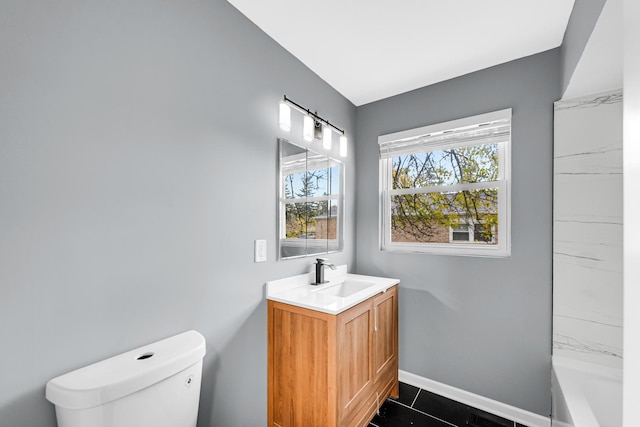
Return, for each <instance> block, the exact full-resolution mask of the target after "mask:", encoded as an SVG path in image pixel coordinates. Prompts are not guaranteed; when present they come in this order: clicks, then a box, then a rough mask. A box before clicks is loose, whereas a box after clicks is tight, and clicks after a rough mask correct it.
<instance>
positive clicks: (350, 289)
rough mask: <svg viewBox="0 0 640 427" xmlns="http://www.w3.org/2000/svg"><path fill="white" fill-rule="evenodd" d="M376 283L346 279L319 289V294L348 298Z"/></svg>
mask: <svg viewBox="0 0 640 427" xmlns="http://www.w3.org/2000/svg"><path fill="white" fill-rule="evenodd" d="M373 285H374V283H367V282H356V281H351V280H350V281H346V282H342V283H339V284H337V285H333V286H329V287H328V288H324V289H320V290H318V293H319V294H323V295H331V296H334V297H340V298H347V297H350V296H351V295H353V294H356V293H358V292H360V291H364V290H365V289H367V288H370V287H371V286H373Z"/></svg>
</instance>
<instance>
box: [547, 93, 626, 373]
mask: <svg viewBox="0 0 640 427" xmlns="http://www.w3.org/2000/svg"><path fill="white" fill-rule="evenodd" d="M553 201H554V207H553V218H554V222H553V227H554V231H553V287H554V290H553V299H554V300H553V340H554V342H553V351H554V354H557V355H563V356H566V357H573V358H576V359H580V360H586V361H591V362H595V363H600V364H604V365H607V366H614V367H621V366H622V92H621V91H616V92H611V93H606V94H599V95H594V96H590V97H585V98H580V99H576V100H572V101H560V102H557V103H556V104H555V129H554V198H553Z"/></svg>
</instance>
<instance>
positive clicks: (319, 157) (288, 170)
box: [278, 139, 344, 259]
mask: <svg viewBox="0 0 640 427" xmlns="http://www.w3.org/2000/svg"><path fill="white" fill-rule="evenodd" d="M278 142H279V144H278V145H279V149H280V156H279V177H278V194H279V203H278V211H279V213H278V241H279V244H278V249H279V250H278V254H279V258H280V259H288V258H298V257H305V256H311V255H318V254H326V253H331V252H338V251H341V250H342V249H343V245H344V220H343V217H344V215H343V212H344V165H343V164H342V162H340V161H339V160H337V159H334V158H332V157H329V156H328V155H326V154H322V153H317V152H315V151H312V150H310V149H308V148H306V147H302V146H299V145H296V144H293V143H291V142H289V141H287V140H285V139H279V140H278Z"/></svg>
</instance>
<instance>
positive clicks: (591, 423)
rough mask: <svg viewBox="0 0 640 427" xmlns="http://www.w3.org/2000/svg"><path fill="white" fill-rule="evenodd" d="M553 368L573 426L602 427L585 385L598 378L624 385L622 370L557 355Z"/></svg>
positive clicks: (554, 358)
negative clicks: (591, 405) (586, 382)
mask: <svg viewBox="0 0 640 427" xmlns="http://www.w3.org/2000/svg"><path fill="white" fill-rule="evenodd" d="M552 366H553V375H554V376H555V378H556V379H557V381H558V386H559V387H560V393H562V396H563V400H564V404H565V405H566V409H567V410H568V412H569V416H570V417H571V419H572V422H573V424H574V425H575V426H579V427H600V423H599V422H598V419H597V417H596V415H595V414H594V412H593V410H592V408H591V407H590V402H589V399H588V398H587V396H586V395H585V390H584V388H583V387H584V385H583V383H584V381H585V380H589V381H592V380H593V379H595V380H597V379H598V378H605V379H607V380H615V381H617V382H620V383H622V370H621V369H618V368H613V367H610V366H603V365H598V364H594V363H590V362H585V361H581V360H574V359H571V358H566V357H562V356H556V355H554V356H552ZM585 374H586V375H587V377H585Z"/></svg>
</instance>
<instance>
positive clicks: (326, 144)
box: [322, 126, 332, 150]
mask: <svg viewBox="0 0 640 427" xmlns="http://www.w3.org/2000/svg"><path fill="white" fill-rule="evenodd" d="M331 133H332V132H331V128H330V127H329V126H325V127H324V128H323V129H322V147H323V148H324V149H325V150H331Z"/></svg>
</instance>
